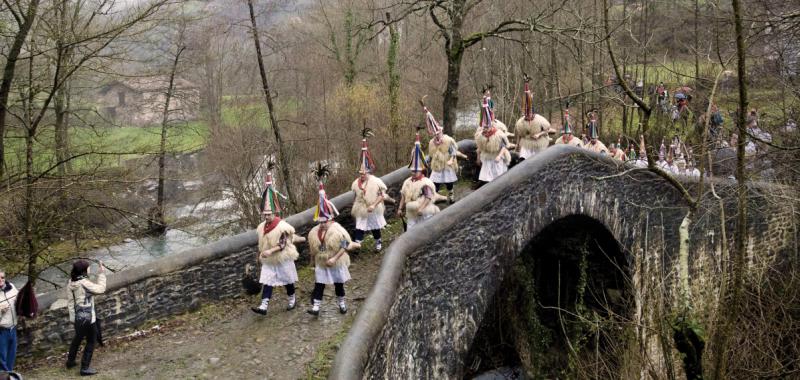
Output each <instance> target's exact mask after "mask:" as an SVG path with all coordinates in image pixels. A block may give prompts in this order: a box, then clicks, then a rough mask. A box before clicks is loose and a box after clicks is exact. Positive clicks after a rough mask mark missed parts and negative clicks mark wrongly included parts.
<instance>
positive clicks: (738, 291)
mask: <svg viewBox="0 0 800 380" xmlns="http://www.w3.org/2000/svg"><path fill="white" fill-rule="evenodd" d="M731 3H732V5H733V19H734V30H735V33H736V58H737V60H736V61H737V62H736V64H737V68H738V76H739V112H738V114H737V118H736V129H737V130H738V134H739V139H738V142H737V144H736V195H737V207H736V208H737V213H738V214H737V216H736V233H735V236H734V245H735V248H734V255H735V256H734V258H733V270H732V275H733V284H732V287H731V291H732V292H731V299H730V301H727V302H725V304H726V309H727V310H725V316H726V321H725V324H724V326H721V328H720V330H719V332H718V333H717V334H718V337H717V339H716V340H718V345H717V346H716V347H715V348H714V352H715V355H716V358H715V363H714V364H715V366H714V367H715V368H714V375H713V376H714V378H715V379H723V378H725V377H726V369H727V368H726V367H727V364H726V357H727V354H726V346H727V341H728V339H729V338H730V337H729V334H730V333H731V331H732V327H733V325H734V323H735V322H736V319H737V318H738V314H737V310H738V308H739V304H740V303H741V297H742V291H743V289H742V288H743V285H744V271H745V256H746V254H747V252H746V250H745V242H746V241H747V183H746V181H747V178H746V177H745V172H744V169H745V157H744V153H745V152H744V147H745V142H746V139H745V136H746V130H745V129H746V128H745V117H746V116H745V115H746V113H747V103H748V102H747V65H746V56H747V51H746V50H745V46H744V31H743V30H742V10H741V4H740V2H739V0H732V1H731Z"/></svg>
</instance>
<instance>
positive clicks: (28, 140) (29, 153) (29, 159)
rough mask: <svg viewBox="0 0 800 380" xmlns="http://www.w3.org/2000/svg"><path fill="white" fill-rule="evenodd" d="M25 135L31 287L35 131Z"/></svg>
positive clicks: (31, 278)
mask: <svg viewBox="0 0 800 380" xmlns="http://www.w3.org/2000/svg"><path fill="white" fill-rule="evenodd" d="M26 130H27V133H26V135H25V216H24V224H25V250H26V252H25V254H26V256H27V258H28V268H27V275H28V282H30V284H31V286H33V285H34V284H36V275H37V273H36V262H37V259H38V253H37V252H36V241H35V236H36V233H35V232H34V230H33V228H34V223H33V207H34V203H35V202H36V200H35V199H34V198H33V196H34V194H33V184H34V182H35V181H36V179H35V178H34V175H33V144H34V141H35V140H34V135H35V133H36V131H35V130H31V129H26Z"/></svg>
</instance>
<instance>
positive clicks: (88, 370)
mask: <svg viewBox="0 0 800 380" xmlns="http://www.w3.org/2000/svg"><path fill="white" fill-rule="evenodd" d="M92 375H97V371H95V370H94V369H92V367H86V368H81V376H92Z"/></svg>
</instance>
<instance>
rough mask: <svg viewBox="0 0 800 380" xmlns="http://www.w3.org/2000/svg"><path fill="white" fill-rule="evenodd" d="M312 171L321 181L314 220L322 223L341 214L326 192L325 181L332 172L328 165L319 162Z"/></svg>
mask: <svg viewBox="0 0 800 380" xmlns="http://www.w3.org/2000/svg"><path fill="white" fill-rule="evenodd" d="M312 172H313V173H314V176H315V177H316V178H317V181H318V182H319V197H318V198H317V207H316V209H314V221H315V222H320V223H321V222H327V221H329V220H333V218H335V217H336V216H337V215H339V210H337V209H336V206H335V205H334V204H333V202H331V201H330V200H328V196H327V195H326V194H325V185H324V183H323V182H324V180H325V178H327V177H328V175H329V174H330V170H329V169H328V165H323V164H322V163H321V162H317V167H316V169H314V170H313V171H312Z"/></svg>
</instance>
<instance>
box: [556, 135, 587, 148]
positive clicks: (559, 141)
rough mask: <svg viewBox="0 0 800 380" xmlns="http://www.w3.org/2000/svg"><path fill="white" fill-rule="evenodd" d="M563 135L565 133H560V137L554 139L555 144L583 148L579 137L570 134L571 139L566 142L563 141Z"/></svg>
mask: <svg viewBox="0 0 800 380" xmlns="http://www.w3.org/2000/svg"><path fill="white" fill-rule="evenodd" d="M564 136H565V135H562V136H561V137H559V138H557V139H556V144H567V145H570V146H576V147H578V148H583V143H582V142H581V139H579V138H577V137H575V136H572V139H571V140H569V141H568V142H567V141H564Z"/></svg>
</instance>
